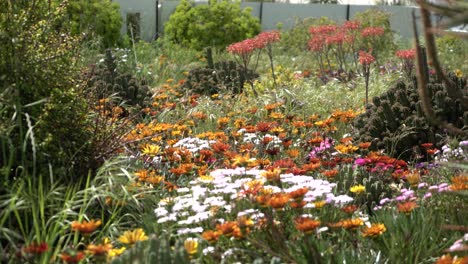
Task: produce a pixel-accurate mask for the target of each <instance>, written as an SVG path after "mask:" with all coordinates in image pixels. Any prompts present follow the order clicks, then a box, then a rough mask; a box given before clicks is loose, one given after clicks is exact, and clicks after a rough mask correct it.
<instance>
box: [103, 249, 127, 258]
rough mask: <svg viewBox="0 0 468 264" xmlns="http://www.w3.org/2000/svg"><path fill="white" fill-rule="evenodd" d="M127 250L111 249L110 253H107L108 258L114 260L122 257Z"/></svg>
mask: <svg viewBox="0 0 468 264" xmlns="http://www.w3.org/2000/svg"><path fill="white" fill-rule="evenodd" d="M126 249H127V248H126V247H121V248H114V249H111V250H109V252H108V253H107V256H108V257H109V258H113V257H117V256H120V255H122V253H124V251H125V250H126Z"/></svg>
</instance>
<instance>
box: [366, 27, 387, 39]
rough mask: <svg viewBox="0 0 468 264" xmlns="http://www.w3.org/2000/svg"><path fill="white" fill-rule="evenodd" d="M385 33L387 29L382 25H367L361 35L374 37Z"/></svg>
mask: <svg viewBox="0 0 468 264" xmlns="http://www.w3.org/2000/svg"><path fill="white" fill-rule="evenodd" d="M384 33H385V29H384V28H382V27H366V28H365V29H363V30H362V32H361V36H363V37H364V38H366V37H374V36H382V35H383V34H384Z"/></svg>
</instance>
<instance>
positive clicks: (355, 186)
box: [349, 184, 366, 194]
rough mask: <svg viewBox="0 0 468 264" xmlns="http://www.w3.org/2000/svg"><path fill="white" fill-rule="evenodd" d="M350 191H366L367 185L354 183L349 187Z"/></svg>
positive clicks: (358, 192) (357, 192)
mask: <svg viewBox="0 0 468 264" xmlns="http://www.w3.org/2000/svg"><path fill="white" fill-rule="evenodd" d="M349 191H350V192H352V193H355V194H361V193H364V192H365V191H366V187H365V186H364V185H361V184H359V185H354V186H352V187H351V188H349Z"/></svg>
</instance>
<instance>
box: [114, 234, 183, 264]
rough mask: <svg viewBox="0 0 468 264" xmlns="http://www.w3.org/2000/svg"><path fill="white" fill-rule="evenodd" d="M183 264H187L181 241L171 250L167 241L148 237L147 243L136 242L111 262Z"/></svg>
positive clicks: (115, 263)
mask: <svg viewBox="0 0 468 264" xmlns="http://www.w3.org/2000/svg"><path fill="white" fill-rule="evenodd" d="M171 263H174V264H183V263H189V258H188V256H187V253H186V252H185V249H184V246H183V244H182V242H181V241H178V242H177V243H176V245H175V248H174V249H171V245H170V242H169V241H168V240H167V239H158V238H156V237H155V236H153V237H150V239H149V240H148V241H143V242H138V243H136V244H135V245H134V246H133V247H132V248H130V249H127V250H126V251H125V252H124V253H123V254H122V255H120V256H118V257H116V258H115V259H113V260H112V262H111V264H171Z"/></svg>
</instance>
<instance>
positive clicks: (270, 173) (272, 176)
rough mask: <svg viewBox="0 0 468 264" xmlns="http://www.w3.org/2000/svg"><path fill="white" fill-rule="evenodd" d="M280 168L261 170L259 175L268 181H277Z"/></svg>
mask: <svg viewBox="0 0 468 264" xmlns="http://www.w3.org/2000/svg"><path fill="white" fill-rule="evenodd" d="M280 174H281V169H278V168H273V169H270V170H267V171H265V172H262V173H261V175H262V176H263V177H265V178H266V179H267V180H269V181H279V180H280Z"/></svg>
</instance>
